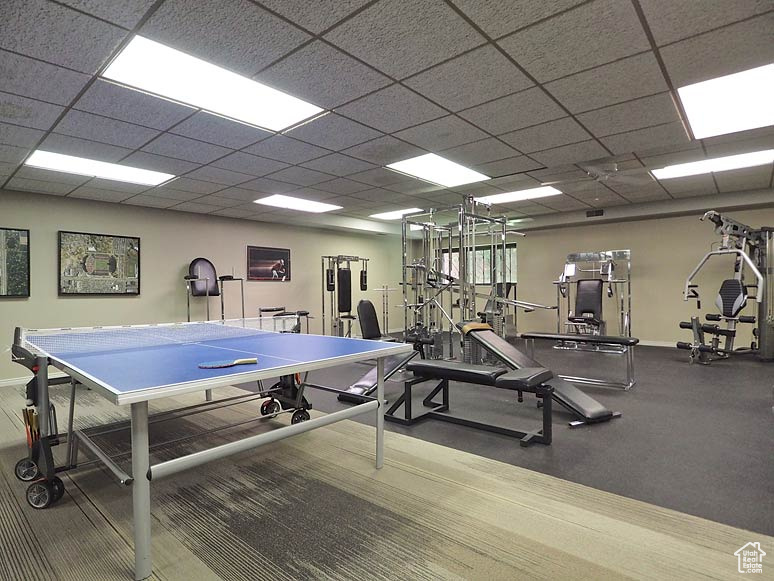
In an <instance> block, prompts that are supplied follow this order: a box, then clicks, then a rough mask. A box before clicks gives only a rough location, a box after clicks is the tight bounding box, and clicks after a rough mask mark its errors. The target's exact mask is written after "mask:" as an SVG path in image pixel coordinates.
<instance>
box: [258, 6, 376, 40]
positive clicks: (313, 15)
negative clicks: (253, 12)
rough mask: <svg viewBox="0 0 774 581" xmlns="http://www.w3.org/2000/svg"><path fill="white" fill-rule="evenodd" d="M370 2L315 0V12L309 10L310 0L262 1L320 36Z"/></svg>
mask: <svg viewBox="0 0 774 581" xmlns="http://www.w3.org/2000/svg"><path fill="white" fill-rule="evenodd" d="M369 1H370V0H315V3H314V10H310V9H309V0H262V1H261V3H262V4H263V5H264V6H266V7H267V8H269V9H270V10H274V11H275V12H279V13H280V14H282V15H283V16H284V17H285V18H288V19H290V20H292V21H293V22H295V23H296V24H298V25H299V26H303V27H304V28H306V29H307V30H311V31H312V32H314V33H315V34H319V33H321V32H323V31H324V30H327V29H328V28H330V27H331V26H333V25H334V24H336V23H337V22H339V21H340V20H341V19H342V18H344V17H345V16H347V15H349V14H351V13H352V12H354V11H355V10H357V9H358V8H360V7H362V6H365V5H366V4H368V2H369Z"/></svg>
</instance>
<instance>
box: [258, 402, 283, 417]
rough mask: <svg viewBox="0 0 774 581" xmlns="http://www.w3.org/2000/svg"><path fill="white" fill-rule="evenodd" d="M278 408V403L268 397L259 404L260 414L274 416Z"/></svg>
mask: <svg viewBox="0 0 774 581" xmlns="http://www.w3.org/2000/svg"><path fill="white" fill-rule="evenodd" d="M280 409H281V407H280V403H279V402H278V401H277V400H276V399H270V400H267V401H265V402H263V403H262V404H261V415H262V416H276V415H277V414H278V413H279V412H280Z"/></svg>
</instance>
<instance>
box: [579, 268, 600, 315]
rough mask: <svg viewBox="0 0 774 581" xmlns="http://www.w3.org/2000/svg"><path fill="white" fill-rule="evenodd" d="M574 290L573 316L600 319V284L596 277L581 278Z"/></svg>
mask: <svg viewBox="0 0 774 581" xmlns="http://www.w3.org/2000/svg"><path fill="white" fill-rule="evenodd" d="M577 285H578V287H577V288H576V290H575V316H576V317H590V318H593V319H597V320H601V319H602V285H603V282H602V280H601V279H598V278H587V279H581V280H579V281H578V282H577Z"/></svg>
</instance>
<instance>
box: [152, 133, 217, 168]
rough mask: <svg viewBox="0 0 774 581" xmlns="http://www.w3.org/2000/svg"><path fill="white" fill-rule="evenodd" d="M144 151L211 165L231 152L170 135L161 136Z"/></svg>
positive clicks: (209, 144)
mask: <svg viewBox="0 0 774 581" xmlns="http://www.w3.org/2000/svg"><path fill="white" fill-rule="evenodd" d="M142 149H143V151H148V152H150V153H157V154H159V155H165V156H167V157H174V158H175V159H183V160H185V161H190V162H193V163H210V162H211V161H213V160H215V159H217V158H219V157H222V156H224V155H226V154H228V153H229V152H230V151H231V150H230V149H226V148H225V147H220V146H219V145H213V144H211V143H204V142H203V141H196V140H194V139H188V138H187V137H181V136H179V135H171V134H169V133H165V134H164V135H160V136H159V137H158V138H156V139H154V140H153V141H151V142H150V143H149V144H148V145H146V146H145V147H143V148H142Z"/></svg>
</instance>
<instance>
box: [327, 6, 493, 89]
mask: <svg viewBox="0 0 774 581" xmlns="http://www.w3.org/2000/svg"><path fill="white" fill-rule="evenodd" d="M325 38H326V39H327V40H329V41H331V42H332V43H333V44H335V45H337V46H339V47H341V48H342V49H344V50H345V51H346V52H348V53H350V54H353V55H354V56H356V57H358V58H360V59H362V60H364V61H365V62H367V63H369V64H370V65H372V66H374V67H376V68H377V69H379V70H381V71H384V72H385V73H387V74H388V75H391V76H393V77H395V78H398V79H400V78H403V77H407V76H409V75H411V74H414V73H417V72H419V71H421V70H422V69H425V68H428V67H431V66H433V65H435V64H437V63H439V62H441V61H442V60H445V59H447V58H450V57H453V56H455V55H458V54H460V53H462V52H464V51H465V50H467V49H470V48H473V47H475V46H478V45H480V44H483V43H484V38H483V37H482V36H481V35H479V34H478V33H477V32H476V31H475V29H474V28H473V27H471V26H470V25H469V24H468V23H467V22H465V20H463V19H462V18H461V17H460V16H459V15H458V14H457V13H456V12H455V11H454V10H453V9H452V8H450V7H449V6H447V5H446V4H445V3H443V2H436V1H434V0H414V1H413V2H405V1H402V0H382V1H381V2H377V3H375V4H374V5H372V6H369V7H368V8H367V9H366V10H364V11H362V12H360V13H359V14H357V15H356V16H354V17H353V18H351V19H350V20H347V21H346V22H344V23H343V24H341V25H340V26H337V27H336V28H334V29H333V30H332V31H331V32H329V33H328V34H326V35H325Z"/></svg>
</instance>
